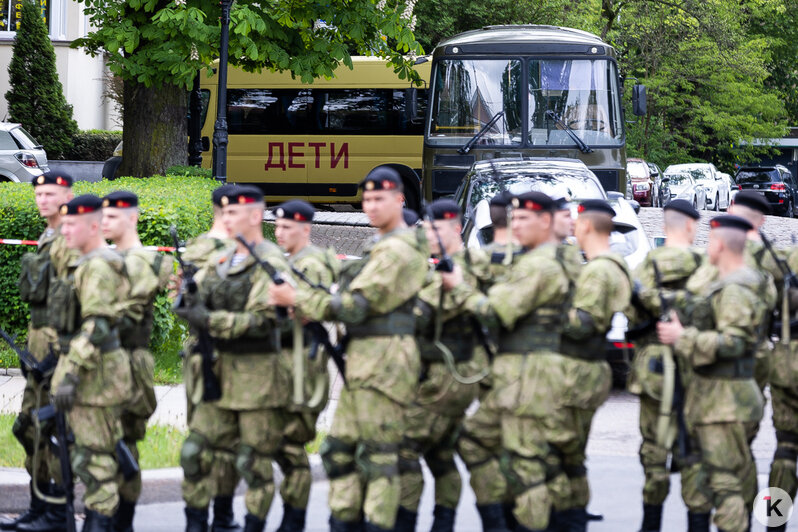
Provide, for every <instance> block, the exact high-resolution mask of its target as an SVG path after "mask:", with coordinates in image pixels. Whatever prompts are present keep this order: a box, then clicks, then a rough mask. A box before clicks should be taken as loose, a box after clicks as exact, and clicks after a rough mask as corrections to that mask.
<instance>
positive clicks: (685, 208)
mask: <svg viewBox="0 0 798 532" xmlns="http://www.w3.org/2000/svg"><path fill="white" fill-rule="evenodd" d="M662 210H665V211H676V212H678V213H680V214H684V215H685V216H689V217H690V218H692V219H693V220H698V219H699V218H701V215H700V214H699V213H698V211H697V210H696V209H695V207H693V204H692V203H690V202H689V201H687V200H683V199H675V200H673V201H669V202H668V203H667V204H666V205H665V206H664V207H663V208H662Z"/></svg>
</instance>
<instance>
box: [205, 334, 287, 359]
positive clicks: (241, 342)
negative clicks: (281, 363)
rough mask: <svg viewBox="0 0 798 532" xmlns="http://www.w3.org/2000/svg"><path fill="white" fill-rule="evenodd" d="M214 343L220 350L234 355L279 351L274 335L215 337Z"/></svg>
mask: <svg viewBox="0 0 798 532" xmlns="http://www.w3.org/2000/svg"><path fill="white" fill-rule="evenodd" d="M214 344H215V346H216V348H217V349H218V350H219V351H224V352H225V353H232V354H234V355H245V354H258V355H260V354H271V353H277V345H276V342H275V340H274V337H272V336H269V337H266V338H232V339H224V340H222V339H219V338H214Z"/></svg>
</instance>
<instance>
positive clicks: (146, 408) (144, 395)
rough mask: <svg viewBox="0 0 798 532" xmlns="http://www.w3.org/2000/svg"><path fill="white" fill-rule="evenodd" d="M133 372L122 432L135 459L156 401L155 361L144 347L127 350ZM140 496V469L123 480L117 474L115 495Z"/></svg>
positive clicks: (123, 414) (137, 498)
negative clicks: (117, 491) (117, 484)
mask: <svg viewBox="0 0 798 532" xmlns="http://www.w3.org/2000/svg"><path fill="white" fill-rule="evenodd" d="M130 361H131V368H132V370H133V371H132V373H133V398H132V399H131V401H130V403H129V404H127V405H126V406H125V408H124V409H123V411H122V433H123V439H124V440H125V443H126V444H127V446H128V448H129V449H130V452H131V453H132V454H133V457H134V458H135V459H136V462H138V460H139V449H138V442H139V441H141V440H143V439H144V437H145V436H146V433H147V421H148V420H149V419H150V416H152V414H153V412H155V407H156V406H157V404H158V401H157V399H156V397H155V379H154V375H153V373H154V371H155V361H154V359H153V357H152V353H150V351H149V350H148V349H142V348H138V349H133V350H131V352H130ZM140 495H141V472H139V473H137V474H136V475H134V476H133V477H132V478H130V479H128V480H125V479H124V478H122V476H121V475H120V477H119V496H120V497H121V498H122V499H124V500H125V501H128V502H132V503H135V502H136V501H138V500H139V496H140Z"/></svg>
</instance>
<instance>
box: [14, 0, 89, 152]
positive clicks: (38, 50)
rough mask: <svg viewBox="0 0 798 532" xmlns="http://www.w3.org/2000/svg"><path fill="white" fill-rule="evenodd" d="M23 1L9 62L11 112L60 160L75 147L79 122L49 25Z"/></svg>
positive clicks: (35, 8) (27, 2)
mask: <svg viewBox="0 0 798 532" xmlns="http://www.w3.org/2000/svg"><path fill="white" fill-rule="evenodd" d="M21 3H22V13H21V14H22V18H21V20H20V25H19V29H18V30H17V35H16V37H15V38H14V52H13V55H12V56H11V62H10V63H9V65H8V76H9V84H10V86H11V88H10V89H9V91H8V92H7V93H6V100H7V101H8V114H9V118H10V120H11V121H12V122H19V123H20V124H22V125H23V126H24V127H25V129H27V130H28V132H30V133H31V135H33V137H34V138H35V139H36V140H38V141H39V142H41V144H42V146H44V149H45V150H46V151H47V155H48V157H50V158H51V159H59V158H62V156H63V154H64V153H65V152H66V151H68V150H69V149H70V148H71V147H72V135H74V134H75V133H76V132H77V130H78V125H77V123H76V122H75V121H74V120H73V119H72V106H71V105H67V103H66V98H65V97H64V89H63V87H62V86H61V82H60V81H59V80H58V72H57V71H56V68H55V51H54V50H53V45H52V43H51V42H50V37H49V35H48V34H47V33H48V32H47V26H46V25H45V23H44V20H43V19H42V17H41V15H40V13H39V10H38V8H37V7H36V6H35V5H34V3H33V2H32V1H30V0H23V1H22V2H21Z"/></svg>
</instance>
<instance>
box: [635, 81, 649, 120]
mask: <svg viewBox="0 0 798 532" xmlns="http://www.w3.org/2000/svg"><path fill="white" fill-rule="evenodd" d="M632 113H633V114H634V115H635V116H645V114H646V86H645V85H640V84H639V83H638V84H637V85H635V86H633V87H632Z"/></svg>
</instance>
